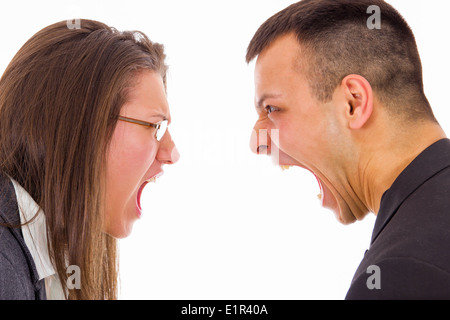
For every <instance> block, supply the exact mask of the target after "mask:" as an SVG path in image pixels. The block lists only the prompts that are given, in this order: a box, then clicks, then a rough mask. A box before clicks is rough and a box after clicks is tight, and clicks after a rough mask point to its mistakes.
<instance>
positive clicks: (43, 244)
mask: <svg viewBox="0 0 450 320" xmlns="http://www.w3.org/2000/svg"><path fill="white" fill-rule="evenodd" d="M11 181H12V183H13V185H14V189H15V192H16V198H17V203H18V205H19V215H20V223H21V224H24V223H26V222H28V221H30V220H31V219H32V218H33V217H34V216H35V215H36V213H37V216H36V218H35V219H34V220H33V221H32V222H30V223H28V224H26V225H23V226H22V234H23V238H24V240H25V244H26V245H27V247H28V250H29V251H30V253H31V256H32V257H33V260H34V264H35V265H36V270H37V273H38V275H39V280H42V279H45V280H44V281H45V291H46V295H47V299H48V300H64V299H65V297H64V291H63V288H62V286H61V282H60V281H59V277H58V274H57V273H56V271H55V268H54V266H53V264H52V262H51V260H50V256H49V253H48V247H47V225H46V223H45V215H44V212H43V211H42V209H41V208H40V207H39V206H38V204H37V203H36V202H35V201H34V200H33V198H32V197H31V196H30V195H29V193H28V192H27V191H26V190H25V189H24V188H22V186H21V185H20V184H19V183H18V182H17V181H15V180H14V179H12V178H11Z"/></svg>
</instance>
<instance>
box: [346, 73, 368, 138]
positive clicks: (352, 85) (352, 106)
mask: <svg viewBox="0 0 450 320" xmlns="http://www.w3.org/2000/svg"><path fill="white" fill-rule="evenodd" d="M341 89H342V90H343V93H344V99H345V100H346V103H347V104H348V108H347V111H346V114H345V117H346V119H347V121H348V125H349V127H350V128H351V129H361V128H362V127H363V126H364V125H365V124H366V123H367V121H368V120H369V118H370V116H371V115H372V111H373V91H372V87H371V86H370V83H369V82H368V81H367V80H366V79H365V78H364V77H362V76H360V75H356V74H350V75H348V76H346V77H345V78H344V79H343V80H342V82H341Z"/></svg>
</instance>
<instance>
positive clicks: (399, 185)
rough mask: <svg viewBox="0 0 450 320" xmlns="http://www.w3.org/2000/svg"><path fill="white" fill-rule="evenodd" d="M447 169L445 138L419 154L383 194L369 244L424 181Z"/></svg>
mask: <svg viewBox="0 0 450 320" xmlns="http://www.w3.org/2000/svg"><path fill="white" fill-rule="evenodd" d="M447 167H450V140H449V139H447V138H445V139H442V140H439V141H437V142H435V143H433V144H432V145H431V146H429V147H428V148H427V149H425V150H424V151H423V152H422V153H421V154H419V155H418V156H417V157H416V158H415V159H414V160H413V161H412V162H411V163H410V164H409V165H408V166H407V167H406V169H405V170H403V171H402V173H400V175H399V176H398V177H397V179H396V180H395V181H394V183H393V184H392V186H391V187H390V188H389V189H388V190H387V191H386V192H385V193H384V194H383V196H382V197H381V203H380V210H379V211H378V215H377V219H376V221H375V227H374V229H373V233H372V240H371V243H373V242H374V241H375V239H376V238H377V237H378V235H379V234H380V232H381V231H382V230H383V229H384V227H385V226H386V225H387V224H388V223H389V221H390V220H391V218H392V217H393V216H394V214H395V212H397V209H398V208H399V207H400V205H401V204H402V203H403V201H405V199H406V198H408V196H409V195H410V194H411V193H413V192H414V191H415V190H416V189H417V188H418V187H419V186H420V185H422V184H423V183H424V182H425V181H427V180H428V179H429V178H431V177H432V176H434V175H435V174H437V173H438V172H439V171H441V170H443V169H445V168H447Z"/></svg>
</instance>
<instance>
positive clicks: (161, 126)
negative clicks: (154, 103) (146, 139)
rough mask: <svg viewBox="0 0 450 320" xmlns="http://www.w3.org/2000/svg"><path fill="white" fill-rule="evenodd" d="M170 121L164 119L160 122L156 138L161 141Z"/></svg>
mask: <svg viewBox="0 0 450 320" xmlns="http://www.w3.org/2000/svg"><path fill="white" fill-rule="evenodd" d="M167 125H168V121H167V120H163V121H161V122H160V123H159V129H158V130H157V131H156V140H158V141H161V139H162V137H164V134H165V133H166V131H167Z"/></svg>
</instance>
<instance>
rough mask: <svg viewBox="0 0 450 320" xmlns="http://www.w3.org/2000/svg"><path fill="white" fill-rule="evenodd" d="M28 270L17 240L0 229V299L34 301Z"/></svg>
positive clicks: (7, 231)
mask: <svg viewBox="0 0 450 320" xmlns="http://www.w3.org/2000/svg"><path fill="white" fill-rule="evenodd" d="M34 298H35V294H34V286H33V283H32V279H31V273H30V268H29V265H28V261H27V258H26V257H25V255H24V253H23V251H22V248H21V246H20V244H19V243H18V242H17V239H16V238H15V237H14V236H13V234H12V233H11V232H10V230H8V228H6V227H0V299H1V300H4V299H6V300H10V299H34Z"/></svg>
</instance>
